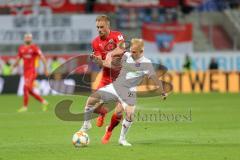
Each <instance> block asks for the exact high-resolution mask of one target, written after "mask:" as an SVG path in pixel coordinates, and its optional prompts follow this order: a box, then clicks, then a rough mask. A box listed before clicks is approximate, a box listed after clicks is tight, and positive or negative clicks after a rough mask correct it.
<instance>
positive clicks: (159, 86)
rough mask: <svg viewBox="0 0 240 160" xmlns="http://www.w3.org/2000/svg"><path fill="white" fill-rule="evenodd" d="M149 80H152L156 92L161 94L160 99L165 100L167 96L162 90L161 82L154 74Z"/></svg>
mask: <svg viewBox="0 0 240 160" xmlns="http://www.w3.org/2000/svg"><path fill="white" fill-rule="evenodd" d="M149 79H152V80H153V82H154V84H155V85H156V86H157V90H158V91H159V92H160V93H161V97H162V99H163V100H165V99H166V98H167V94H166V93H165V91H164V89H163V84H162V81H160V80H159V79H158V77H157V75H156V74H154V75H151V76H150V77H149Z"/></svg>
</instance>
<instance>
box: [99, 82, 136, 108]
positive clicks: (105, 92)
mask: <svg viewBox="0 0 240 160" xmlns="http://www.w3.org/2000/svg"><path fill="white" fill-rule="evenodd" d="M97 93H99V94H100V95H101V100H102V101H103V102H107V101H118V102H120V103H121V104H122V106H123V108H124V110H125V108H126V107H127V106H135V102H136V92H133V91H130V90H129V88H126V87H117V86H115V85H113V84H112V83H110V84H109V85H106V86H104V87H102V88H99V89H98V90H97Z"/></svg>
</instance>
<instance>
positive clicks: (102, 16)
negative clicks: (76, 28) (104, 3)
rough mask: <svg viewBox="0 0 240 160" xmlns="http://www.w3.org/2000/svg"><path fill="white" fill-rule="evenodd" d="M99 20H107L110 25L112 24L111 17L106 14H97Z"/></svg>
mask: <svg viewBox="0 0 240 160" xmlns="http://www.w3.org/2000/svg"><path fill="white" fill-rule="evenodd" d="M98 21H105V22H107V23H108V25H110V18H109V17H108V16H107V15H105V14H103V15H99V16H97V18H96V22H98Z"/></svg>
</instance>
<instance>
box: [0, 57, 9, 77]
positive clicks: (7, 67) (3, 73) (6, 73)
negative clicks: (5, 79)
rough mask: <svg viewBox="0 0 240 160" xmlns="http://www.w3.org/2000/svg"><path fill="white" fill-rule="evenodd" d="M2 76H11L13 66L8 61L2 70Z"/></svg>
mask: <svg viewBox="0 0 240 160" xmlns="http://www.w3.org/2000/svg"><path fill="white" fill-rule="evenodd" d="M2 75H4V76H9V75H11V64H10V62H9V61H7V62H6V63H5V64H4V65H3V68H2Z"/></svg>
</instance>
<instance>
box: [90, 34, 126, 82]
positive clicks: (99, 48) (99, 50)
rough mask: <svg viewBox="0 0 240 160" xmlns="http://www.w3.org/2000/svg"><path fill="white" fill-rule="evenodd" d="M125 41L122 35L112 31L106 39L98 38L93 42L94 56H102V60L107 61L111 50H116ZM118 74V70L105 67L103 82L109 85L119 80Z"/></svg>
mask: <svg viewBox="0 0 240 160" xmlns="http://www.w3.org/2000/svg"><path fill="white" fill-rule="evenodd" d="M123 41H124V37H123V35H122V33H121V32H117V31H110V33H109V35H108V36H107V38H106V39H101V38H100V37H99V36H97V37H96V38H95V39H94V40H93V41H92V49H93V52H94V55H96V56H101V58H102V59H103V60H105V59H106V55H107V53H108V52H109V51H110V50H111V49H114V48H115V47H116V46H117V44H119V42H123ZM111 47H112V48H111ZM109 48H110V49H109ZM118 74H119V71H118V70H113V69H110V68H107V67H103V76H102V81H105V83H106V84H109V83H111V82H112V81H113V80H115V79H116V78H117V76H118Z"/></svg>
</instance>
